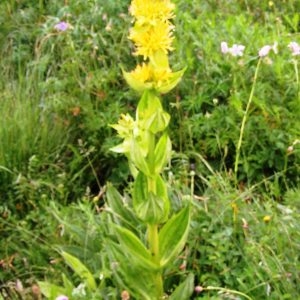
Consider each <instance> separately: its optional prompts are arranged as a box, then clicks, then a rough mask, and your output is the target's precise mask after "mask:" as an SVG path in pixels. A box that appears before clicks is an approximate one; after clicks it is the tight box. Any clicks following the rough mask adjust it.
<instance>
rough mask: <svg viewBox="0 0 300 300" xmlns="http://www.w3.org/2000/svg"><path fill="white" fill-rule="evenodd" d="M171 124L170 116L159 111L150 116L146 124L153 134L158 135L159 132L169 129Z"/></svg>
mask: <svg viewBox="0 0 300 300" xmlns="http://www.w3.org/2000/svg"><path fill="white" fill-rule="evenodd" d="M169 122H170V115H169V114H168V113H166V112H165V111H163V110H162V109H158V110H157V111H155V112H153V114H152V115H151V116H149V118H148V120H147V122H146V128H147V129H149V130H150V131H151V132H152V133H154V134H156V133H157V132H160V131H163V130H165V129H166V128H167V126H168V124H169Z"/></svg>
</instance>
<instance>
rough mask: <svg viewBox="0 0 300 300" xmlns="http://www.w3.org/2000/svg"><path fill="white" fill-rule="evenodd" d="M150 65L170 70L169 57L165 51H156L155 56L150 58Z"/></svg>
mask: <svg viewBox="0 0 300 300" xmlns="http://www.w3.org/2000/svg"><path fill="white" fill-rule="evenodd" d="M150 63H151V64H152V65H153V67H154V68H158V69H168V68H169V59H168V55H167V54H166V53H165V52H164V51H163V50H158V51H155V52H154V54H153V55H151V56H150Z"/></svg>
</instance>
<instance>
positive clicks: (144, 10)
mask: <svg viewBox="0 0 300 300" xmlns="http://www.w3.org/2000/svg"><path fill="white" fill-rule="evenodd" d="M174 9H175V5H174V4H173V3H172V2H171V1H170V0H150V1H149V0H148V1H147V0H132V2H131V5H130V8H129V12H130V13H131V15H132V16H133V17H135V18H136V24H137V25H144V24H151V25H154V26H155V25H156V22H157V21H164V22H168V21H169V20H170V19H172V18H174V16H175V15H174Z"/></svg>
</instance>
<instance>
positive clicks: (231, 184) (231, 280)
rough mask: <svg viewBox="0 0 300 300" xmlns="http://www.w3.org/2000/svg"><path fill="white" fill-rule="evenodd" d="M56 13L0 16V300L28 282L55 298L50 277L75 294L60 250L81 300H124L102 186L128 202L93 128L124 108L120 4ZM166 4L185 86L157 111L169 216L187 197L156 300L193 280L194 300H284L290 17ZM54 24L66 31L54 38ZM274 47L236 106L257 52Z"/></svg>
mask: <svg viewBox="0 0 300 300" xmlns="http://www.w3.org/2000/svg"><path fill="white" fill-rule="evenodd" d="M68 2H69V1H65V3H62V2H61V1H51V3H46V2H44V1H30V0H26V1H23V2H22V3H20V1H19V2H16V1H12V0H10V1H6V2H5V3H1V4H0V23H1V24H3V27H2V29H1V32H0V45H1V46H0V56H1V59H0V70H1V74H2V76H1V78H0V96H1V100H0V101H1V105H0V113H1V116H2V118H1V120H0V140H1V143H0V234H1V240H0V270H1V271H0V299H2V298H3V299H5V296H4V295H5V293H8V294H10V297H11V298H12V299H15V298H16V299H17V297H19V298H21V299H32V298H33V297H36V296H37V294H35V293H38V291H35V289H34V288H35V286H36V282H37V281H39V280H48V281H49V282H52V283H55V284H57V285H61V283H62V279H61V274H62V273H63V274H65V276H66V277H67V278H69V280H70V281H72V283H73V284H74V285H75V286H77V285H79V284H80V282H81V280H80V276H78V274H77V275H76V272H75V273H74V272H73V271H72V270H70V268H67V267H66V265H65V264H64V262H63V260H62V259H61V256H60V255H59V252H58V251H59V250H60V249H64V250H65V251H68V252H69V253H70V254H72V255H74V256H76V257H78V258H80V260H81V261H82V262H83V263H84V264H85V265H86V266H88V267H89V269H90V270H91V272H92V273H93V275H94V277H95V278H97V280H98V281H97V282H98V290H97V292H95V294H91V295H90V298H89V299H99V298H97V295H101V297H102V298H101V299H118V298H119V296H120V294H121V292H122V288H123V287H122V284H120V283H119V282H117V281H116V280H115V279H114V276H113V268H112V267H111V265H110V262H109V253H107V249H106V248H105V239H106V238H107V236H109V235H110V230H109V228H107V226H106V224H107V222H106V219H105V218H107V217H108V216H107V214H105V213H102V212H103V209H104V203H105V193H104V185H105V184H106V182H107V181H111V182H113V183H114V185H115V186H118V187H119V188H120V190H123V191H124V192H125V194H126V193H130V189H131V187H130V175H129V171H128V169H127V163H126V160H125V159H124V158H122V157H120V156H118V155H115V154H113V153H111V152H110V151H109V148H110V147H111V146H113V145H116V144H117V140H116V137H115V134H114V132H112V130H111V128H109V126H108V124H112V123H115V122H116V120H117V119H118V117H119V115H120V114H121V113H123V112H129V113H131V112H133V111H134V107H135V103H136V99H137V96H136V95H135V94H134V93H133V92H132V91H130V90H128V87H127V86H126V84H125V82H124V80H123V78H122V73H121V68H120V65H123V66H125V68H126V69H128V70H130V68H131V67H132V66H133V65H134V62H133V60H132V58H131V55H130V52H131V51H132V45H131V44H130V42H129V41H128V39H127V33H128V28H129V26H130V18H129V17H128V16H127V7H128V5H129V1H124V3H122V4H117V3H114V2H113V1H112V2H107V3H106V4H103V3H100V2H99V1H96V0H93V1H89V2H86V1H83V0H82V1H81V0H80V1H76V3H71V2H69V3H68ZM175 2H176V5H177V18H176V20H175V22H176V41H175V44H174V46H175V48H176V51H175V53H174V55H173V56H172V66H173V68H174V69H180V68H181V67H183V66H187V71H186V73H185V76H184V79H183V80H182V82H181V83H180V85H179V86H178V88H176V90H175V91H174V92H172V93H171V94H170V95H168V96H167V97H166V100H165V103H164V105H165V107H166V109H167V110H168V111H169V112H170V114H171V115H172V123H171V125H170V126H171V129H170V135H171V137H172V142H173V150H174V155H173V158H172V161H171V162H170V166H169V168H168V170H166V174H165V176H166V177H167V178H168V179H169V184H170V186H169V189H170V195H171V196H172V204H173V209H175V210H176V207H178V206H180V202H181V201H182V199H185V198H187V197H189V195H190V194H191V190H192V194H193V196H194V212H193V221H192V228H191V231H190V237H189V239H188V241H189V242H188V244H187V245H186V248H185V251H184V253H183V254H182V256H180V257H178V260H177V261H176V263H175V264H174V267H173V268H172V269H170V270H168V271H167V272H169V273H168V274H170V277H169V280H167V282H166V285H167V288H166V290H167V289H168V290H170V291H171V290H172V289H174V287H175V286H176V285H178V284H179V282H180V281H181V279H183V278H185V277H186V275H187V274H188V273H191V272H192V273H194V275H195V285H198V286H201V287H202V288H203V291H202V292H201V293H198V294H197V293H196V292H195V293H194V294H193V299H243V297H244V296H243V295H241V294H240V295H238V294H236V293H235V292H232V291H238V292H240V293H243V294H246V295H248V297H250V298H251V299H274V300H276V299H296V298H297V296H298V295H299V293H300V291H299V287H298V285H297V282H299V279H300V278H299V272H298V270H299V267H300V266H299V261H300V259H299V254H298V253H300V251H299V250H300V249H299V248H300V244H299V240H300V238H299V224H300V222H299V221H300V220H299V209H300V206H299V200H300V196H299V195H300V176H299V174H300V143H299V132H300V121H299V117H298V116H299V114H300V105H299V103H300V94H299V90H300V88H299V56H292V55H291V52H290V50H289V48H288V47H287V46H288V44H289V43H290V42H291V41H296V42H298V43H299V37H300V31H299V30H300V27H299V24H300V23H299V21H300V20H299V14H298V12H299V10H300V7H299V3H298V1H292V0H289V1H288V0H286V1H273V2H272V1H269V2H266V3H262V2H261V1H235V2H231V1H228V2H226V3H223V2H222V3H221V2H220V1H202V2H201V3H200V2H199V3H194V2H195V1H181V0H176V1H175ZM60 20H64V21H67V22H68V23H69V24H70V25H71V29H70V30H67V31H66V32H57V31H55V29H54V26H55V24H57V23H58V22H59V21H60ZM222 41H226V42H228V44H230V45H232V44H234V43H236V44H243V45H245V46H246V48H245V51H244V55H243V56H242V57H240V58H237V57H230V56H224V55H223V54H222V53H221V51H220V43H221V42H222ZM274 42H278V50H279V52H278V54H275V53H270V55H269V56H268V58H264V59H262V60H261V65H260V68H259V71H258V74H257V79H256V85H255V89H254V90H253V94H252V96H251V97H252V98H251V103H250V101H249V96H250V94H251V89H252V88H253V77H254V75H255V68H256V65H257V62H258V50H259V49H260V48H261V47H262V46H264V45H266V44H269V45H272V44H273V43H274ZM247 104H249V105H248V106H247ZM246 110H247V115H245V111H246ZM243 118H244V121H243ZM242 124H243V128H242V129H241V126H242ZM241 136H242V138H240V137H241ZM237 155H238V156H237ZM138 230H140V228H137V232H138ZM99 278H102V279H101V280H100V279H99ZM17 280H20V282H22V284H23V289H21V290H18V288H17V287H16V283H17ZM209 287H211V288H209ZM97 293H98V294H97ZM1 295H2V296H1ZM1 297H2V298H1ZM93 297H94V298H93ZM98 297H99V296H98ZM244 298H245V297H244Z"/></svg>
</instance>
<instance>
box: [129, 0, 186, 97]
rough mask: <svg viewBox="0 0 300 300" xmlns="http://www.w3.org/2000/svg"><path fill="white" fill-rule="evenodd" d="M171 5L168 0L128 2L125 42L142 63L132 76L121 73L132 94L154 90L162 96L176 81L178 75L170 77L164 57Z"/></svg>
mask: <svg viewBox="0 0 300 300" xmlns="http://www.w3.org/2000/svg"><path fill="white" fill-rule="evenodd" d="M174 9H175V5H174V4H173V3H172V2H171V1H170V0H132V2H131V6H130V9H129V11H130V14H131V15H132V16H133V17H134V26H133V27H132V29H131V30H130V33H129V39H130V40H132V41H133V42H134V44H135V46H136V49H135V53H134V54H135V55H140V56H142V57H143V59H144V61H145V62H144V63H142V64H140V65H137V67H136V69H135V70H133V71H132V72H129V73H127V72H124V71H123V73H124V77H125V79H126V81H127V82H128V84H129V85H130V86H131V87H132V88H133V89H135V90H138V91H139V92H142V91H143V90H145V89H156V90H157V91H158V92H162V93H165V92H167V91H169V90H170V89H172V88H173V87H174V86H175V84H176V83H177V82H178V81H179V80H180V77H181V75H182V73H183V72H182V73H178V72H176V73H172V71H171V69H170V67H169V61H168V53H169V51H172V50H173V48H172V42H173V39H174V36H173V31H174V25H173V24H172V23H171V21H170V20H171V19H172V18H174V17H175V14H174Z"/></svg>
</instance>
